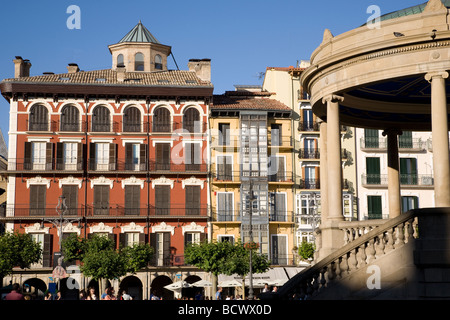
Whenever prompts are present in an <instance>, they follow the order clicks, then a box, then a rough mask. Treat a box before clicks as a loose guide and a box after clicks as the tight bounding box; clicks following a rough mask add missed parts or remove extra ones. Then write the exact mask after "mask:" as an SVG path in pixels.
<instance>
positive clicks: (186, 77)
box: [3, 69, 213, 87]
mask: <svg viewBox="0 0 450 320" xmlns="http://www.w3.org/2000/svg"><path fill="white" fill-rule="evenodd" d="M3 81H4V82H28V83H52V84H96V85H102V84H104V85H111V84H116V85H117V84H119V85H133V86H171V87H177V86H179V87H213V85H212V83H211V82H209V81H203V80H201V79H200V78H199V77H197V75H196V74H195V72H194V71H184V70H168V71H158V72H125V81H123V82H120V81H118V80H117V71H115V70H112V69H105V70H94V71H79V72H76V73H61V74H44V75H39V76H31V77H21V78H10V79H5V80H3Z"/></svg>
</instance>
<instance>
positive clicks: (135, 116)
mask: <svg viewBox="0 0 450 320" xmlns="http://www.w3.org/2000/svg"><path fill="white" fill-rule="evenodd" d="M123 131H124V132H140V131H141V112H140V111H139V109H138V108H136V107H128V108H126V109H125V112H124V113H123Z"/></svg>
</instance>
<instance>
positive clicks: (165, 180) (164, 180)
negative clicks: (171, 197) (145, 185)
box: [152, 176, 175, 189]
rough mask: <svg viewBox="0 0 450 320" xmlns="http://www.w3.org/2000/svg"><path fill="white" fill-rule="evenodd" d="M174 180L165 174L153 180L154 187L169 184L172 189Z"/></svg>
mask: <svg viewBox="0 0 450 320" xmlns="http://www.w3.org/2000/svg"><path fill="white" fill-rule="evenodd" d="M174 182H175V181H174V180H172V179H168V178H166V177H165V176H161V177H160V178H158V179H154V180H152V189H155V186H157V185H168V186H170V189H173V183H174Z"/></svg>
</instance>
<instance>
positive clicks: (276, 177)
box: [211, 170, 294, 183]
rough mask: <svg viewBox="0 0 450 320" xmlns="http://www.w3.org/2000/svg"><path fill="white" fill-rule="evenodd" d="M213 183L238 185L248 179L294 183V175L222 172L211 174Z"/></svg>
mask: <svg viewBox="0 0 450 320" xmlns="http://www.w3.org/2000/svg"><path fill="white" fill-rule="evenodd" d="M211 176H212V179H213V181H212V182H213V183H240V182H241V181H243V180H249V179H260V180H265V179H267V181H268V182H283V183H294V175H293V173H292V171H284V172H276V173H274V174H270V172H261V171H256V170H255V171H250V170H242V172H240V171H224V172H216V171H213V172H211Z"/></svg>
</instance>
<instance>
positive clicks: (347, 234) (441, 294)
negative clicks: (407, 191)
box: [261, 208, 450, 300]
mask: <svg viewBox="0 0 450 320" xmlns="http://www.w3.org/2000/svg"><path fill="white" fill-rule="evenodd" d="M341 231H342V233H343V236H344V242H345V244H344V246H343V247H342V248H340V249H338V250H336V251H335V252H333V253H332V254H330V255H328V256H326V257H325V258H323V259H321V260H320V261H318V262H317V263H316V264H314V265H312V266H311V267H309V268H307V269H305V270H303V271H302V272H300V273H298V274H297V275H296V276H294V277H293V278H292V279H291V280H290V281H289V282H287V283H286V284H285V285H284V286H282V287H281V288H280V289H279V290H278V292H277V293H270V294H265V295H262V296H261V299H283V300H286V299H288V300H290V299H301V300H325V299H328V300H331V299H332V300H351V299H358V300H370V299H383V300H386V299H389V300H393V299H402V300H405V299H446V298H450V208H429V209H416V210H412V211H409V212H407V213H404V214H402V215H400V216H398V217H396V218H394V219H390V220H384V221H383V223H380V221H377V222H375V223H373V222H371V221H370V220H368V221H365V222H362V221H357V222H355V223H352V222H345V223H342V227H341Z"/></svg>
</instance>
